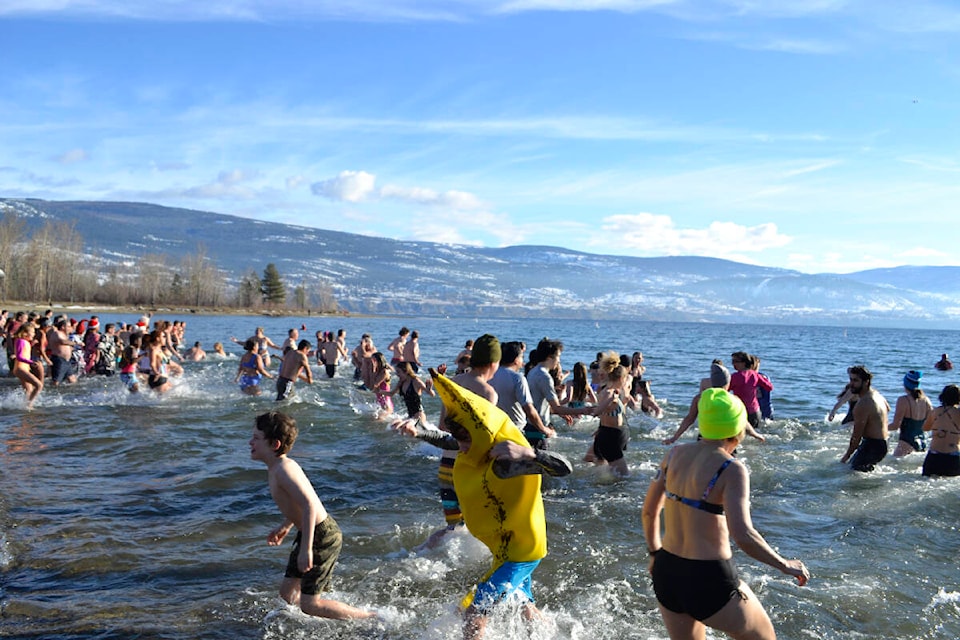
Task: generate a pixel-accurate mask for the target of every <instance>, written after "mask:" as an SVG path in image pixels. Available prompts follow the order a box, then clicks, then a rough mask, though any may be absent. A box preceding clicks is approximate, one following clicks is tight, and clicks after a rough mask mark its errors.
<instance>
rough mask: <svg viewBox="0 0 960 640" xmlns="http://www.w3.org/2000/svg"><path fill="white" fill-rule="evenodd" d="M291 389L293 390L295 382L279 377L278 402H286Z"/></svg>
mask: <svg viewBox="0 0 960 640" xmlns="http://www.w3.org/2000/svg"><path fill="white" fill-rule="evenodd" d="M291 389H293V380H291V379H290V378H282V377H280V376H277V402H280V401H281V400H286V399H287V394H288V393H290V390H291Z"/></svg>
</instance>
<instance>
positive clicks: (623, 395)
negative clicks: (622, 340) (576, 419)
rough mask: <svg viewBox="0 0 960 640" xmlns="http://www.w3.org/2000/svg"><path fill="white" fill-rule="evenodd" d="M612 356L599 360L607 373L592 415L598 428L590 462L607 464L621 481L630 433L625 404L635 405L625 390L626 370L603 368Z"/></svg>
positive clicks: (613, 359)
mask: <svg viewBox="0 0 960 640" xmlns="http://www.w3.org/2000/svg"><path fill="white" fill-rule="evenodd" d="M615 356H616V354H614V353H613V352H611V353H610V354H608V356H606V357H605V358H604V359H603V360H601V361H600V367H601V368H602V369H604V370H606V372H607V376H606V379H607V382H606V384H605V385H604V387H603V389H601V390H600V395H599V396H597V406H596V411H595V412H596V415H598V416H600V428H599V429H597V431H596V433H595V434H594V438H593V450H592V452H593V456H592V460H591V461H592V462H595V463H596V464H609V465H610V470H611V471H613V473H614V474H616V475H617V476H620V477H621V478H625V477H627V476H628V475H630V469H629V468H628V467H627V461H626V460H625V459H624V457H623V452H624V451H626V450H627V443H629V442H630V432H629V431H627V428H626V425H625V424H624V421H623V414H624V409H625V408H626V406H627V405H630V406H633V407H636V406H637V403H636V401H635V400H634V399H633V397H632V396H631V395H630V394H629V392H628V391H627V389H626V388H625V384H626V378H627V370H626V369H625V368H624V367H623V365H620V364H615V365H614V366H613V367H612V368H608V367H606V366H605V363H607V362H608V361H611V359H612V361H613V362H616V359H615Z"/></svg>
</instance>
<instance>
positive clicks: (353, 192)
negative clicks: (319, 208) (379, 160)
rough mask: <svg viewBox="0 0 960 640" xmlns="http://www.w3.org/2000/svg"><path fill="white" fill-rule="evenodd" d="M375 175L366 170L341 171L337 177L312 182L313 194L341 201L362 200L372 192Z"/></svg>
mask: <svg viewBox="0 0 960 640" xmlns="http://www.w3.org/2000/svg"><path fill="white" fill-rule="evenodd" d="M376 180H377V178H376V176H374V175H373V174H370V173H367V172H366V171H341V172H340V173H339V174H338V175H337V177H335V178H330V179H328V180H323V181H321V182H314V183H313V184H312V185H310V190H311V191H313V193H314V195H318V196H323V197H324V198H329V199H330V200H338V201H341V202H362V201H363V200H366V199H367V198H368V197H369V196H370V195H371V194H372V193H373V192H374V184H375V183H376Z"/></svg>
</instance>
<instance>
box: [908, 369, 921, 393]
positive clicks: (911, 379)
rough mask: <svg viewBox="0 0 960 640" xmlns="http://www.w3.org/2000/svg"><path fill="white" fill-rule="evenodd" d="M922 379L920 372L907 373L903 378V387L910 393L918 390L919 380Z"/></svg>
mask: <svg viewBox="0 0 960 640" xmlns="http://www.w3.org/2000/svg"><path fill="white" fill-rule="evenodd" d="M922 377H923V372H922V371H912V370H911V371H907V375H905V376H903V386H904V388H906V389H909V390H910V391H913V390H914V389H919V388H920V378H922Z"/></svg>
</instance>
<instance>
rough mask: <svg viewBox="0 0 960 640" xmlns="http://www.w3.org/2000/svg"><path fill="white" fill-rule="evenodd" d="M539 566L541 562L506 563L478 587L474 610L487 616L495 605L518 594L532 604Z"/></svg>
mask: <svg viewBox="0 0 960 640" xmlns="http://www.w3.org/2000/svg"><path fill="white" fill-rule="evenodd" d="M539 565H540V561H539V560H534V561H533V562H504V563H503V564H502V565H500V566H499V567H498V568H497V570H496V571H494V572H493V574H492V575H491V576H490V577H489V578H487V579H486V580H484V581H483V582H481V583H480V584H478V585H477V592H476V593H475V594H474V596H473V608H474V609H476V610H477V612H479V613H481V614H484V615H486V614H488V613H490V611H491V609H493V607H494V605H496V604H497V603H498V602H500V601H501V600H504V599H505V598H506V597H507V596H509V595H511V594H513V593H516V592H520V593H521V594H523V596H524V597H525V598H526V599H527V601H529V602H530V603H531V604H532V603H533V592H532V591H531V587H532V585H533V581H532V574H533V571H534V569H536V568H537V567H538V566H539Z"/></svg>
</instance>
